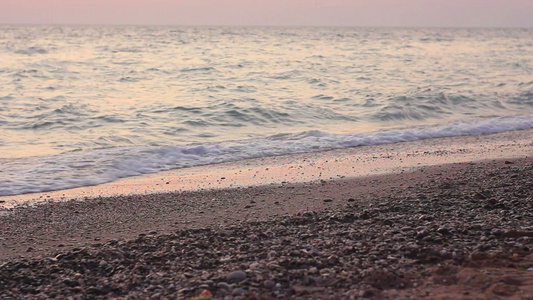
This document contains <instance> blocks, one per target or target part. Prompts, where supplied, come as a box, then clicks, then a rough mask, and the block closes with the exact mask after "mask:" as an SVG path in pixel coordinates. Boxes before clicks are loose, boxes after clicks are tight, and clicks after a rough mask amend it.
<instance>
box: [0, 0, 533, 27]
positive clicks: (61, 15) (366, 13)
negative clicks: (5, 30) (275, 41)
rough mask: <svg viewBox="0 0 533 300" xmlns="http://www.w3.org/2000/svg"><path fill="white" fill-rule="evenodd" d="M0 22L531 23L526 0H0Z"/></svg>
mask: <svg viewBox="0 0 533 300" xmlns="http://www.w3.org/2000/svg"><path fill="white" fill-rule="evenodd" d="M0 23H1V24H127V25H230V26H233V25H237V26H240V25H257V26H387V27H533V0H0Z"/></svg>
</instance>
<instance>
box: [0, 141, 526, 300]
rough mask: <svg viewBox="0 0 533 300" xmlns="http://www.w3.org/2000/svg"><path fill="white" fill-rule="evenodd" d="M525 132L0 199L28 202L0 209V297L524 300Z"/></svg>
mask: <svg viewBox="0 0 533 300" xmlns="http://www.w3.org/2000/svg"><path fill="white" fill-rule="evenodd" d="M531 133H532V131H519V132H512V133H504V134H499V135H493V136H483V137H466V138H451V139H438V140H427V141H420V142H417V143H405V144H395V145H385V146H378V147H368V148H365V147H361V148H360V149H358V148H355V149H347V150H339V151H330V152H325V153H324V152H322V153H313V154H301V155H295V156H291V157H275V158H269V159H261V160H253V161H246V162H239V163H230V164H222V165H217V166H209V167H203V168H194V169H188V170H178V171H172V172H168V173H165V174H154V175H150V176H146V177H142V178H135V179H128V180H125V181H122V182H120V183H114V184H111V185H109V186H107V187H94V188H93V189H94V190H93V192H86V193H85V194H84V193H78V194H77V197H73V196H71V194H69V193H71V192H72V191H62V192H56V193H44V194H41V195H27V196H24V197H26V198H24V197H21V198H17V197H7V198H6V197H4V198H2V201H5V202H4V203H3V204H4V206H6V207H9V206H11V207H12V206H13V203H20V202H19V201H28V200H31V199H34V200H33V201H34V202H29V203H36V202H37V203H38V204H36V205H35V204H32V205H22V206H18V207H16V208H7V209H5V210H4V214H3V215H2V216H0V228H1V235H0V257H1V258H0V261H1V262H4V264H2V265H1V266H0V295H2V296H3V297H8V296H9V297H11V296H13V295H15V296H16V295H19V296H21V295H26V297H29V298H30V297H33V296H35V295H40V297H43V298H47V297H51V296H53V295H56V296H61V297H66V296H76V295H77V296H87V297H94V298H98V297H101V298H106V297H118V296H126V295H130V296H136V297H140V298H149V297H153V298H155V299H158V298H162V299H163V298H166V297H170V298H175V297H194V296H198V295H199V294H200V293H201V292H202V291H203V290H209V291H211V292H212V295H213V296H215V297H225V296H228V295H229V296H231V295H233V296H236V297H241V296H242V297H244V296H247V297H250V296H254V295H255V296H258V295H261V296H264V297H266V298H268V297H272V298H285V297H291V296H297V297H301V298H302V299H305V298H309V297H317V298H320V297H326V298H332V297H339V298H354V299H357V298H358V297H361V298H362V297H370V298H375V299H400V298H399V297H406V298H405V299H410V298H412V299H418V298H419V297H421V296H424V297H426V296H427V297H429V298H430V299H431V297H433V296H434V298H433V299H441V298H438V297H439V295H440V296H442V295H448V296H449V297H451V298H453V299H459V298H465V299H470V298H469V297H472V298H476V299H477V298H482V299H497V298H498V297H500V298H513V297H514V298H515V299H529V298H527V297H533V275H532V274H533V273H532V272H531V271H527V269H528V268H532V267H533V257H532V256H531V253H532V252H531V249H532V248H533V243H532V238H533V227H531V224H533V223H532V222H533V215H532V212H533V209H532V208H533V207H532V203H533V200H532V197H533V194H532V190H533V181H532V180H533V159H532V155H531V154H533V153H532V149H533V140H532V138H531V137H532V136H533V135H532V134H531ZM267 168H268V170H267ZM202 170H203V171H202ZM291 172H292V173H291ZM302 173H303V174H302ZM186 174H188V175H186ZM257 177H259V178H257ZM132 182H135V183H132ZM167 182H168V184H167ZM258 182H259V183H260V184H258ZM117 186H121V187H122V189H120V190H115V192H116V195H114V196H105V197H101V196H97V197H95V198H90V199H86V200H84V199H83V198H84V197H87V196H89V195H91V193H92V195H93V196H94V195H105V194H107V193H110V192H109V191H110V187H114V188H115V189H116V188H117ZM133 186H136V187H141V188H138V189H132V187H133ZM213 186H214V187H216V188H213ZM176 187H180V189H177V191H174V192H168V191H167V190H166V189H167V188H170V189H174V190H176ZM161 188H162V189H161ZM111 189H113V188H111ZM77 191H78V192H79V191H80V190H77ZM85 191H87V190H85ZM95 191H99V193H96V192H95ZM124 191H127V192H128V193H127V194H125V193H124ZM154 191H155V193H154ZM146 192H150V193H146ZM160 192H161V193H160ZM163 192H165V193H163ZM95 193H96V194H95ZM62 194H65V195H64V196H63V195H62ZM48 196H50V197H48ZM61 197H64V199H61ZM43 199H44V200H43ZM50 199H54V200H50ZM102 253H115V254H116V253H119V254H116V257H115V254H113V255H111V254H110V255H111V256H112V257H107V256H108V255H107V254H105V255H104V254H102ZM24 258H29V259H31V260H30V262H29V263H28V262H27V261H25V260H24ZM50 258H51V259H50ZM297 258H302V260H298V259H297ZM32 262H33V263H32ZM169 262H170V264H169ZM495 262H497V263H495ZM32 264H33V265H32ZM30 265H31V266H30ZM58 269H59V270H60V272H59V273H57V270H58ZM54 270H55V271H54ZM110 270H112V272H111V271H110ZM239 271H242V272H241V273H239ZM51 274H58V275H53V276H52V275H51ZM487 274H489V275H487ZM491 274H492V275H491ZM119 275H120V276H119ZM13 276H15V278H19V279H18V280H15V282H13V280H12V278H14V277H13ZM17 276H20V277H17ZM483 276H485V277H483ZM487 276H488V277H487ZM74 281H75V282H74ZM487 282H489V283H487ZM31 295H33V296H31ZM452 295H455V296H452ZM520 297H521V298H520Z"/></svg>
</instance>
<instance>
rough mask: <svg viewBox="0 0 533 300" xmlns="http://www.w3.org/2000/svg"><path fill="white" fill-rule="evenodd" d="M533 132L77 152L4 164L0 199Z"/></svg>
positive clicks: (498, 125) (488, 124) (523, 119)
mask: <svg viewBox="0 0 533 300" xmlns="http://www.w3.org/2000/svg"><path fill="white" fill-rule="evenodd" d="M532 128H533V116H513V117H511V116H510V117H499V118H492V119H485V120H476V121H457V122H452V123H448V124H444V125H438V126H430V127H417V128H407V129H401V130H388V131H377V132H370V133H358V134H348V135H341V134H333V133H327V132H322V131H317V130H311V131H306V132H300V133H297V134H285V135H275V136H271V137H269V138H265V139H252V140H244V141H231V142H222V143H210V144H194V145H187V146H166V147H157V148H154V147H120V148H110V149H100V150H91V151H72V152H67V153H62V154H60V155H54V156H38V157H28V158H19V159H14V160H13V159H11V160H4V161H0V163H2V172H0V179H1V180H0V195H3V196H5V195H16V194H24V193H33V192H44V191H51V190H62V189H68V188H75V187H82V186H89V185H96V184H101V183H106V182H111V181H114V180H117V179H119V178H125V177H130V176H136V175H141V174H148V173H156V172H160V171H166V170H170V169H178V168H186V167H193V166H201V165H209V164H216V163H223V162H230V161H240V160H245V159H252V158H261V157H269V156H277V155H288V154H296V153H305V152H317V151H327V150H333V149H342V148H348V147H358V146H370V145H381V144H391V143H399V142H413V141H417V140H423V139H431V138H442V137H453V136H466V135H485V134H494V133H500V132H505V131H513V130H525V129H532Z"/></svg>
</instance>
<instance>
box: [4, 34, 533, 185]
mask: <svg viewBox="0 0 533 300" xmlns="http://www.w3.org/2000/svg"><path fill="white" fill-rule="evenodd" d="M0 61H1V62H2V63H1V64H0V87H1V88H0V163H1V165H0V195H11V194H20V193H28V192H38V191H45V190H55V189H64V188H70V187H78V186H85V185H93V184H98V183H103V182H108V181H113V180H116V179H117V178H122V177H127V176H134V175H138V174H144V173H153V172H157V171H162V170H168V169H173V168H181V167H188V166H194V165H203V164H212V163H218V162H222V161H232V160H240V159H246V158H254V157H264V156H271V155H282V154H288V153H300V152H309V151H320V150H328V149H337V148H344V147H354V146H360V145H373V144H383V143H393V142H400V141H414V140H418V139H425V138H432V137H442V136H454V135H478V134H489V133H496V132H502V131H507V130H519V129H529V128H533V74H532V73H533V65H532V62H533V30H532V29H361V28H258V27H253V28H237V27H214V28H210V27H114V26H56V27H54V26H2V27H0Z"/></svg>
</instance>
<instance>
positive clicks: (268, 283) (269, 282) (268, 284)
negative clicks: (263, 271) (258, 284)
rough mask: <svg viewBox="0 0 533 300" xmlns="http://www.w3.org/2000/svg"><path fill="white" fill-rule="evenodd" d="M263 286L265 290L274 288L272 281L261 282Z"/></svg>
mask: <svg viewBox="0 0 533 300" xmlns="http://www.w3.org/2000/svg"><path fill="white" fill-rule="evenodd" d="M263 285H264V286H265V287H266V288H267V289H273V288H274V287H276V283H275V282H274V281H272V280H265V282H263Z"/></svg>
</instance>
